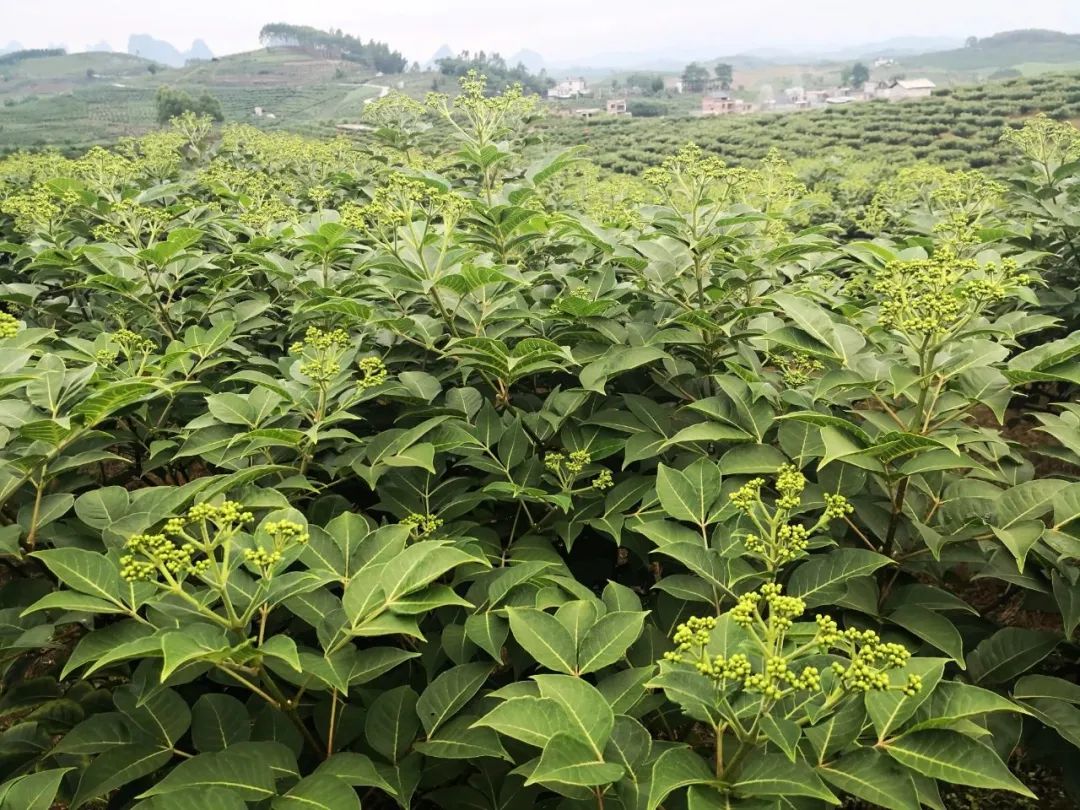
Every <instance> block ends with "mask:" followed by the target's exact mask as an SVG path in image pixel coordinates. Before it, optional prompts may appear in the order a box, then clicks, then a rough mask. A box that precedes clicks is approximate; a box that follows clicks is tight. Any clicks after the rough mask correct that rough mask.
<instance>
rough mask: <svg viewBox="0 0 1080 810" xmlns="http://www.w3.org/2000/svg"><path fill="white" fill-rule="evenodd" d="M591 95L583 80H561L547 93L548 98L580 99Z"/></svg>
mask: <svg viewBox="0 0 1080 810" xmlns="http://www.w3.org/2000/svg"><path fill="white" fill-rule="evenodd" d="M591 94H592V91H591V90H589V85H588V83H587V82H586V81H585V79H583V78H577V79H563V80H562V81H561V82H559V83H558V84H556V85H555V86H554V87H552V88H551V89H550V90H548V91H547V95H548V98H580V97H581V96H588V95H591Z"/></svg>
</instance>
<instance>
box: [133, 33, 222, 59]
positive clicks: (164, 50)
mask: <svg viewBox="0 0 1080 810" xmlns="http://www.w3.org/2000/svg"><path fill="white" fill-rule="evenodd" d="M127 51H128V53H129V54H132V55H134V56H141V57H142V58H144V59H149V60H151V61H153V62H158V63H160V64H163V65H168V66H169V67H183V66H184V65H185V64H187V63H188V62H190V61H192V60H198V59H213V58H214V54H213V53H212V52H211V51H210V48H208V47H207V45H206V43H205V42H203V41H202V40H201V39H196V40H195V41H194V42H192V43H191V47H190V48H188V49H187V50H186V51H181V50H179V49H178V48H177V47H176V46H175V45H173V44H172V43H170V42H166V41H165V40H163V39H155V38H154V37H152V36H150V35H149V34H132V35H131V36H130V37H129V38H128V46H127Z"/></svg>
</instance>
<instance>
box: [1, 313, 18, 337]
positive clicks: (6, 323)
mask: <svg viewBox="0 0 1080 810" xmlns="http://www.w3.org/2000/svg"><path fill="white" fill-rule="evenodd" d="M18 333H19V322H18V321H17V320H16V319H15V318H14V317H13V316H11V315H8V314H7V313H6V312H0V340H3V339H4V338H13V337H15V335H17V334H18Z"/></svg>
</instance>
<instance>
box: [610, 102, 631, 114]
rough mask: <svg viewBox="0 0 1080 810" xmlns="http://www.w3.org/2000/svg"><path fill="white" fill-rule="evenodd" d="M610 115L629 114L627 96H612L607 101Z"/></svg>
mask: <svg viewBox="0 0 1080 810" xmlns="http://www.w3.org/2000/svg"><path fill="white" fill-rule="evenodd" d="M607 113H608V115H629V113H628V112H627V110H626V99H625V98H610V99H608V102H607Z"/></svg>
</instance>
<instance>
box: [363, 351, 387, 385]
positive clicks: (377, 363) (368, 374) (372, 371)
mask: <svg viewBox="0 0 1080 810" xmlns="http://www.w3.org/2000/svg"><path fill="white" fill-rule="evenodd" d="M360 374H361V376H360V381H359V382H358V383H357V385H358V386H359V387H360V388H363V389H367V388H375V387H376V386H379V385H382V384H383V383H384V382H386V377H387V375H388V374H389V371H388V370H387V368H386V364H385V363H384V362H383V361H382V358H379V357H364V358H361V360H360Z"/></svg>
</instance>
